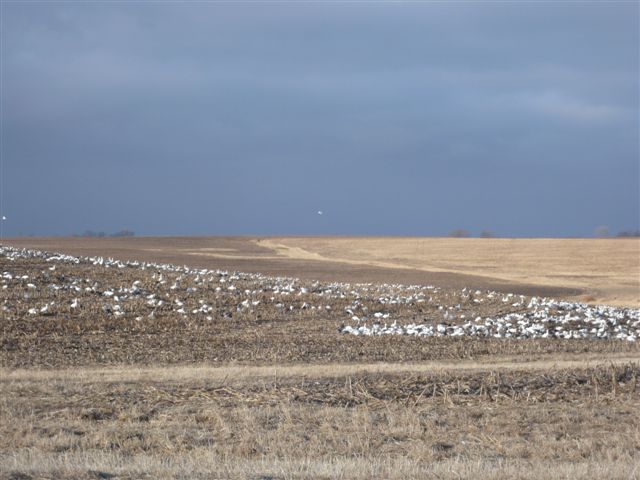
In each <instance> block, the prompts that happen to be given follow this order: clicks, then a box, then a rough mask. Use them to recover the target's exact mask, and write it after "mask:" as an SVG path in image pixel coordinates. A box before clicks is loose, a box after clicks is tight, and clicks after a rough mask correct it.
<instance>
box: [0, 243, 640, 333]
mask: <svg viewBox="0 0 640 480" xmlns="http://www.w3.org/2000/svg"><path fill="white" fill-rule="evenodd" d="M0 256H2V257H4V258H5V259H6V261H5V262H4V268H3V270H4V271H3V272H2V277H1V282H2V287H1V288H2V290H0V291H6V290H7V289H9V288H10V287H11V288H14V289H15V288H19V289H20V291H24V293H23V294H22V295H21V298H20V305H16V304H15V302H16V300H15V298H14V299H9V298H8V295H2V297H5V298H4V299H3V302H2V311H3V312H7V314H10V313H13V314H16V315H22V314H24V315H28V316H42V317H47V316H51V315H54V314H56V312H58V313H59V312H61V311H64V312H67V313H69V312H79V311H81V310H82V309H83V308H85V307H87V306H88V305H87V304H89V303H93V304H94V305H95V303H96V299H98V300H99V305H100V308H101V310H102V314H104V315H108V316H114V317H122V316H125V315H129V316H135V320H142V319H143V318H144V317H146V318H147V319H151V320H153V319H154V318H155V316H156V315H179V316H183V317H185V318H186V317H189V316H202V317H203V318H204V319H206V320H207V321H210V322H211V321H225V319H227V318H231V317H232V316H233V315H238V314H240V315H244V316H245V318H246V316H247V315H249V316H250V315H252V314H255V312H257V311H258V310H259V309H261V308H270V309H273V311H274V312H276V314H281V315H286V314H290V313H292V312H296V311H298V312H306V313H308V312H312V313H313V315H314V318H316V317H317V319H318V321H322V319H323V318H324V319H325V320H326V319H327V318H330V319H333V320H335V319H340V320H343V325H342V326H341V327H340V329H339V331H340V332H341V333H343V334H351V335H366V336H376V335H412V336H418V337H447V336H450V337H465V336H466V337H487V338H512V339H532V338H558V339H619V340H626V341H632V342H635V341H636V340H637V339H638V338H640V309H632V308H617V307H611V306H604V305H598V306H593V305H587V304H582V303H573V302H567V301H557V300H554V299H548V298H539V297H524V296H520V295H513V294H502V293H498V292H493V291H479V290H476V291H471V290H467V289H463V290H462V291H458V292H455V293H453V294H449V293H445V291H443V290H442V289H439V288H437V287H433V286H420V285H395V284H394V285H388V284H348V283H322V282H303V281H301V280H298V279H294V278H283V277H267V276H264V275H261V274H249V273H238V272H233V273H230V272H225V271H220V270H209V269H196V268H189V267H186V266H176V265H169V264H157V263H147V262H138V261H127V262H125V261H119V260H114V259H111V258H103V257H75V256H71V255H65V254H59V253H50V252H44V251H38V250H28V249H18V248H13V247H9V246H0ZM18 259H36V260H40V261H43V262H46V264H47V265H48V266H47V267H46V269H45V270H39V271H36V272H34V273H35V274H37V278H38V281H36V275H34V276H30V275H27V274H26V273H25V272H24V271H23V272H21V273H16V272H15V271H14V272H12V271H11V268H10V265H11V263H12V262H14V261H16V260H18ZM58 264H84V265H89V266H95V267H97V268H104V269H112V268H115V269H133V271H136V270H138V271H139V272H140V277H141V280H135V281H133V282H132V283H131V284H130V285H126V286H123V285H106V284H104V281H102V280H96V279H89V278H79V277H74V276H69V275H66V276H56V275H55V273H56V265H58ZM143 272H144V273H143ZM43 278H45V279H46V281H45V282H43V281H42V279H43ZM45 283H46V285H45ZM39 290H44V291H40V292H39ZM56 292H64V293H65V294H66V295H65V296H59V295H56ZM0 298H1V297H0ZM444 299H448V300H450V303H449V304H445V302H444V301H443V300H444ZM59 301H63V302H66V303H65V304H64V305H61V304H60V303H59ZM12 302H13V303H14V304H12ZM57 302H58V303H57ZM230 305H231V306H233V308H232V309H229V308H228V307H229V306H230ZM141 306H143V307H144V308H143V309H142V310H141ZM222 306H224V308H222ZM488 306H491V308H483V307H488ZM141 311H144V317H143V316H141ZM496 311H499V312H502V313H500V314H495V313H493V314H490V312H496ZM477 312H484V314H481V315H476V313H477ZM418 318H420V319H421V320H422V321H421V322H416V321H415V320H416V319H418Z"/></svg>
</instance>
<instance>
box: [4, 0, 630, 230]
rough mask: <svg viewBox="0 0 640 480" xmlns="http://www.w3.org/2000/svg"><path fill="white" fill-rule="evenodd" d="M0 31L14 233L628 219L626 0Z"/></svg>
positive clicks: (267, 12)
mask: <svg viewBox="0 0 640 480" xmlns="http://www.w3.org/2000/svg"><path fill="white" fill-rule="evenodd" d="M2 27H3V34H2V35H3V37H2V40H3V42H2V67H3V71H2V77H3V91H2V106H3V135H4V145H3V160H4V173H5V178H4V179H3V189H4V192H3V198H4V204H5V205H4V210H5V215H7V217H9V220H8V221H7V222H6V225H5V231H6V232H7V233H9V234H18V233H36V234H47V233H54V234H63V233H70V232H79V231H83V230H85V229H94V230H107V231H114V230H118V229H120V228H124V227H128V228H132V229H134V230H136V232H138V233H141V234H206V233H220V234H222V233H355V234H368V233H379V234H443V233H447V232H448V231H449V230H451V229H454V228H458V227H464V228H468V229H472V230H475V231H478V230H480V229H483V228H487V229H492V230H495V231H497V232H499V233H503V234H508V235H560V236H562V235H590V234H591V233H592V231H593V230H594V229H595V227H596V226H598V225H602V224H606V225H609V226H610V227H611V229H612V230H613V231H616V230H619V229H629V228H638V222H639V220H638V217H639V208H640V207H639V206H638V205H639V192H638V189H639V180H638V177H639V172H638V156H639V152H638V148H639V147H638V127H639V125H638V123H639V122H638V101H639V99H638V81H639V78H638V40H639V39H638V6H637V4H636V3H622V2H621V3H611V2H609V3H602V4H599V3H592V2H590V3H586V2H585V3H583V4H581V3H562V4H553V3H546V2H545V3H538V4H535V3H526V4H517V5H516V4H506V3H485V4H475V3H468V4H464V3H460V4H451V5H447V4H444V3H442V4H441V3H424V4H415V3H408V4H397V3H393V4H392V3H385V4H362V3H348V4H336V3H331V4H324V5H323V4H320V3H311V4H304V5H297V4H291V3H270V4H258V3H246V4H240V5H233V4H231V3H229V4H225V3H183V4H178V3H175V4H173V3H142V2H141V3H133V4H129V3H112V4H107V3H105V4H101V3H77V2H76V3H64V2H59V3H52V2H46V3H44V2H43V3H28V4H19V3H6V4H5V3H3V7H2ZM319 209H321V210H324V211H325V215H323V216H322V217H320V216H318V215H317V214H316V213H315V212H316V211H317V210H319Z"/></svg>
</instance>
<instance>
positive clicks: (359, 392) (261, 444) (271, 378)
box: [0, 260, 640, 479]
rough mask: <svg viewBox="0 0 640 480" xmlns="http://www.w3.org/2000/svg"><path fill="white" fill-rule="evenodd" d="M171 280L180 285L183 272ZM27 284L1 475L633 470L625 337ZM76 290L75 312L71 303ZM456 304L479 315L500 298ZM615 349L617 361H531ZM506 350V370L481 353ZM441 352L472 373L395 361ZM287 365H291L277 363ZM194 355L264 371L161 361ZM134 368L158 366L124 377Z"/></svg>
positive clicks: (16, 327)
mask: <svg viewBox="0 0 640 480" xmlns="http://www.w3.org/2000/svg"><path fill="white" fill-rule="evenodd" d="M0 261H3V260H0ZM1 267H2V270H6V269H8V268H10V269H11V270H12V271H15V272H23V273H25V274H27V275H29V277H30V281H33V282H36V286H40V285H47V284H48V283H50V282H51V281H52V280H51V278H46V275H50V277H51V276H53V274H48V273H44V272H48V270H47V268H49V267H50V264H43V263H41V262H38V261H37V260H17V261H15V262H12V263H11V264H10V265H9V264H8V263H6V262H5V263H3V264H2V265H1ZM147 275H151V272H146V273H144V272H140V271H131V270H129V269H104V268H99V267H94V266H88V265H83V264H79V265H58V266H57V269H56V271H55V276H56V278H59V277H73V278H90V279H91V280H92V281H93V280H96V281H99V282H101V283H102V284H104V285H107V284H109V285H120V284H121V285H131V283H132V282H133V281H136V280H138V281H140V282H141V285H142V286H143V287H145V288H148V289H152V288H153V286H154V282H152V281H151V279H150V278H148V277H147ZM167 276H168V280H169V282H171V281H173V280H174V279H173V278H172V277H171V274H168V275H167ZM237 286H238V289H243V288H245V287H247V288H248V287H249V286H248V285H243V284H242V283H241V282H238V285H237ZM182 287H183V288H188V287H189V284H188V283H185V281H184V280H183V284H182ZM40 291H41V290H40V289H35V292H36V293H33V294H32V295H33V296H30V297H29V298H27V299H25V297H24V289H22V288H18V287H17V286H12V287H10V288H7V289H4V290H3V291H2V299H3V300H7V301H8V302H9V303H10V304H11V305H13V307H12V308H13V310H11V311H9V313H6V312H5V313H4V314H3V319H2V321H3V327H2V350H1V352H0V353H1V356H2V357H1V358H2V366H3V368H2V371H1V372H2V378H1V379H0V385H2V387H1V388H2V395H1V396H0V411H1V412H2V414H1V415H2V417H1V420H2V421H1V424H0V477H1V478H7V479H9V478H14V479H17V478H256V479H258V478H263V479H266V478H376V477H377V478H545V477H546V478H604V477H608V478H637V477H638V476H639V475H640V471H639V469H638V468H637V465H638V463H639V461H640V430H639V428H638V425H640V401H639V400H640V385H639V382H638V376H639V374H640V363H639V362H637V361H634V360H631V361H627V359H628V358H631V359H633V358H636V357H638V346H637V345H636V344H635V343H630V342H624V341H617V340H602V341H593V340H567V341H563V340H551V339H545V340H542V339H540V340H526V341H523V340H508V339H475V338H474V339H471V338H464V339H456V338H428V339H424V338H422V339H420V338H407V337H373V338H362V337H353V336H349V335H341V334H339V333H338V329H339V327H340V325H341V323H342V321H343V318H341V317H340V314H339V313H337V312H342V311H343V310H344V309H345V308H347V307H348V305H347V303H346V302H345V301H343V300H341V299H333V300H332V302H331V307H332V310H331V311H330V312H327V311H326V310H308V309H298V310H296V311H292V312H290V313H283V312H282V311H281V310H274V309H273V308H272V307H271V306H270V305H269V304H268V303H267V302H263V303H264V305H263V306H262V307H258V308H255V309H253V311H252V312H251V313H250V312H248V311H237V310H235V306H236V305H235V303H233V302H232V301H231V300H229V298H228V297H221V298H220V299H219V302H218V303H215V302H214V301H213V299H214V298H216V297H215V294H214V292H209V293H210V294H211V295H210V297H211V299H212V301H211V302H210V303H211V305H212V306H213V308H214V315H213V320H211V321H210V320H207V319H206V317H204V316H192V315H189V316H186V317H184V316H180V315H175V314H174V313H173V312H170V311H169V310H167V311H163V310H162V309H156V313H155V315H154V317H153V318H150V317H149V316H148V315H149V311H148V306H147V305H145V304H144V302H143V301H142V300H140V302H139V308H137V309H134V310H133V311H130V312H128V313H127V314H126V315H123V316H121V317H118V318H114V317H113V316H110V315H107V314H105V311H104V309H103V303H104V301H103V300H104V299H103V298H101V297H98V296H95V295H93V296H91V295H84V294H78V293H77V292H57V293H56V294H55V295H56V305H59V307H58V308H56V309H53V308H52V312H46V313H47V314H46V315H44V314H43V315H31V316H30V315H28V314H27V313H26V312H27V309H28V308H29V307H30V306H31V305H33V304H34V302H36V301H37V299H38V295H40V294H39V293H37V292H40ZM201 293H202V294H203V295H205V294H206V292H201ZM437 295H438V296H439V298H437V299H436V302H434V305H436V304H447V303H448V304H450V303H451V302H459V298H458V297H457V295H458V294H457V293H456V292H454V291H447V290H440V291H439V292H438V293H437ZM76 297H77V298H78V300H79V304H80V306H81V307H79V308H73V309H72V308H70V307H69V305H70V304H71V303H72V302H73V299H74V298H76ZM295 300H296V302H299V303H304V302H307V301H310V298H305V296H304V295H301V296H300V297H296V299H295ZM42 301H44V299H42ZM47 301H48V300H47ZM187 306H188V307H190V308H191V307H194V308H195V306H197V304H196V303H195V302H194V303H193V305H190V304H189V305H187ZM394 308H395V310H394V312H393V313H394V314H395V316H396V317H397V318H399V319H400V321H407V322H409V321H413V320H414V317H416V316H422V317H428V316H429V315H431V314H432V313H433V312H431V311H430V310H429V307H427V306H425V307H424V310H423V311H420V312H418V311H416V310H415V309H403V308H404V307H402V306H398V307H394ZM465 308H469V309H473V310H474V311H473V313H479V314H490V313H496V312H492V311H491V309H497V308H500V309H504V308H505V307H504V306H503V305H480V306H478V305H475V304H473V305H463V307H462V311H464V309H465ZM227 312H229V313H231V316H230V317H229V316H228V315H226V313H227ZM469 313H471V312H469ZM501 313H502V310H501ZM140 317H142V318H140ZM587 353H588V355H587ZM621 355H624V358H625V361H624V362H622V361H620V362H615V363H614V362H611V363H607V362H606V361H601V362H592V364H593V365H592V366H588V365H584V366H577V367H576V366H573V367H571V368H562V367H561V366H559V367H553V366H550V367H548V368H538V367H536V368H532V367H530V366H528V363H529V362H530V361H534V360H541V359H542V360H546V361H548V362H550V365H553V362H554V361H557V362H558V364H559V365H562V361H563V359H566V358H577V359H580V358H587V357H588V358H590V359H593V358H600V359H606V358H608V357H610V358H616V356H618V357H620V356H621ZM505 358H509V359H512V360H513V361H514V363H515V366H514V365H512V366H511V367H510V368H509V369H501V368H496V367H493V366H483V363H485V362H486V364H488V365H490V362H491V360H492V359H505ZM445 360H446V361H448V362H457V361H460V362H462V361H464V362H467V363H468V364H469V368H468V369H463V370H459V371H458V370H452V369H447V368H445V367H443V368H442V369H437V368H436V369H433V370H426V371H423V372H416V371H405V370H403V364H404V362H421V361H445ZM375 362H386V365H387V367H388V366H389V364H390V363H392V362H398V365H397V371H395V372H394V371H393V369H392V368H387V369H386V370H385V371H384V372H378V373H371V372H368V373H367V372H362V371H354V372H353V373H344V371H343V370H339V369H337V368H336V374H329V373H327V372H328V371H329V372H330V371H331V367H330V365H331V364H337V363H342V364H345V363H346V364H349V363H354V364H363V363H375ZM473 362H477V365H474V364H473ZM300 364H304V365H305V366H306V367H307V368H306V370H304V373H300V372H295V371H294V370H292V369H289V370H288V369H287V368H285V367H286V366H292V367H295V366H296V365H300ZM201 365H208V366H214V367H215V366H219V367H220V368H221V369H224V367H225V366H228V365H234V367H233V368H230V370H229V371H230V372H231V373H232V372H233V371H237V369H238V368H243V367H242V366H243V365H246V366H247V367H246V368H247V369H249V368H251V366H256V365H269V366H273V371H269V372H263V373H256V374H252V375H246V376H243V375H233V374H230V375H220V374H219V372H218V374H216V375H213V374H208V373H207V371H206V369H205V370H203V373H202V374H194V375H180V374H176V373H171V372H176V371H180V370H171V369H172V368H174V367H172V366H178V367H180V368H183V369H186V370H187V371H188V370H189V369H193V371H196V369H197V368H199V366H201ZM144 366H154V367H157V368H166V371H167V373H166V374H165V375H158V377H157V378H154V377H153V376H149V375H146V376H142V377H140V378H139V379H137V380H132V378H134V377H135V375H136V372H138V371H139V370H141V369H143V368H144ZM278 366H282V369H281V371H280V372H279V371H278V369H277V367H278ZM314 366H317V370H314ZM69 368H73V370H72V371H71V372H77V375H74V374H72V373H68V372H69V370H68V369H69ZM233 369H236V370H233ZM61 372H67V373H64V374H62V373H61ZM83 372H87V373H84V374H83ZM100 372H103V373H104V376H101V374H100Z"/></svg>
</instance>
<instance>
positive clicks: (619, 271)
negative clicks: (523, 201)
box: [257, 237, 640, 307]
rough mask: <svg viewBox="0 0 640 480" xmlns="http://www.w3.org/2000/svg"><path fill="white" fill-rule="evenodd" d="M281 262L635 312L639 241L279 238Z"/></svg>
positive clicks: (274, 245)
mask: <svg viewBox="0 0 640 480" xmlns="http://www.w3.org/2000/svg"><path fill="white" fill-rule="evenodd" d="M257 242H258V244H259V245H260V246H263V247H268V248H270V249H273V250H274V251H275V252H278V253H279V254H281V255H282V256H284V257H288V258H293V259H301V260H315V261H318V260H324V261H331V262H344V263H347V264H352V265H370V266H375V267H383V268H389V269H399V268H405V269H417V270H424V271H431V272H450V273H458V274H463V275H473V276H482V277H489V278H492V279H499V280H503V281H505V282H512V283H514V284H531V285H541V286H552V287H568V288H576V289H580V290H583V291H584V292H583V293H582V294H581V296H580V297H579V298H580V299H581V300H585V301H588V302H590V303H606V304H611V305H625V306H636V307H637V306H640V239H636V238H629V239H503V238H492V239H481V238H455V239H453V238H409V237H398V238H389V237H380V238H377V237H281V238H268V239H261V240H258V241H257Z"/></svg>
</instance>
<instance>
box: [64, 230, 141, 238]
mask: <svg viewBox="0 0 640 480" xmlns="http://www.w3.org/2000/svg"><path fill="white" fill-rule="evenodd" d="M72 236H73V237H133V236H135V233H134V232H133V230H126V229H125V230H120V231H119V232H115V233H106V232H94V231H93V230H86V231H85V232H84V233H82V234H79V233H74V234H73V235H72Z"/></svg>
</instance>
